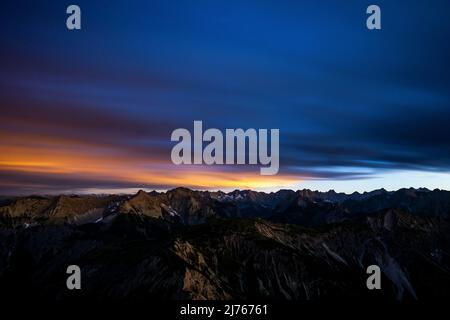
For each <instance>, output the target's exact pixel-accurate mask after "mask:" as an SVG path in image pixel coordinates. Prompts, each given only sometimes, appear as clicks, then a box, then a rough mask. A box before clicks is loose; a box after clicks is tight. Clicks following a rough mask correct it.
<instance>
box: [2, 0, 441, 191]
mask: <svg viewBox="0 0 450 320" xmlns="http://www.w3.org/2000/svg"><path fill="white" fill-rule="evenodd" d="M393 2H394V1H374V2H367V1H356V0H354V1H337V0H335V1H246V0H240V1H233V0H228V1H203V0H195V1H178V0H177V1H133V0H127V1H107V2H106V1H79V0H76V1H72V2H67V1H21V0H18V1H11V0H7V1H2V2H1V4H0V30H1V31H0V34H1V38H0V39H1V46H0V70H1V73H0V194H5V195H7V194H48V193H111V192H133V190H137V189H148V190H153V189H156V190H166V189H170V188H173V187H178V186H185V187H190V188H193V189H211V190H218V189H221V190H233V189H236V188H238V189H255V190H263V191H275V190H278V189H283V188H290V189H303V188H310V189H318V190H323V191H326V190H329V189H335V190H337V191H343V192H353V191H370V190H373V189H377V188H385V189H388V190H395V189H399V188H403V187H427V188H429V189H434V188H441V189H446V190H450V125H449V124H450V90H449V89H450V72H449V71H450V59H449V56H450V41H449V38H450V20H449V19H448V15H449V14H450V2H449V1H448V0H442V1H441V0H430V1H415V0H409V1H395V3H393ZM70 4H77V5H79V6H80V8H81V17H82V18H81V21H82V28H81V30H77V31H69V30H67V28H66V18H67V16H68V15H67V14H66V8H67V6H68V5H70ZM370 4H377V5H378V6H379V7H380V8H381V21H382V29H381V30H372V31H370V30H368V29H367V28H366V19H367V16H368V15H367V14H366V8H367V6H368V5H370ZM194 120H201V121H203V126H204V127H205V128H219V129H221V130H225V129H226V128H243V129H248V128H256V129H258V128H265V129H272V128H277V129H279V130H280V170H279V173H278V174H277V175H274V176H261V175H260V174H259V172H260V171H259V169H260V166H259V165H257V166H255V165H253V166H252V165H227V166H224V165H213V166H207V165H180V166H176V165H174V164H173V163H172V162H171V159H170V152H171V149H172V147H173V146H174V145H175V143H174V142H171V141H170V135H171V132H172V131H173V130H175V129H177V128H187V129H189V130H193V121H194Z"/></svg>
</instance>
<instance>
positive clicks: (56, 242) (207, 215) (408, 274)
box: [0, 188, 450, 300]
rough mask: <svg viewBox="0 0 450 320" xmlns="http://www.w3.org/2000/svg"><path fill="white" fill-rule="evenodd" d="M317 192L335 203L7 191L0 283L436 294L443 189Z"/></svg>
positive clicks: (183, 291) (446, 239)
mask: <svg viewBox="0 0 450 320" xmlns="http://www.w3.org/2000/svg"><path fill="white" fill-rule="evenodd" d="M327 196H330V197H333V198H334V199H335V200H333V201H332V200H329V199H322V200H321V199H320V197H326V196H324V195H320V197H319V196H317V194H316V193H314V192H310V193H308V192H294V191H287V190H286V191H280V192H279V193H272V194H265V193H256V192H253V191H252V192H248V191H245V192H240V191H235V192H233V193H229V194H225V193H209V192H196V191H192V190H188V189H184V188H177V189H174V190H171V191H168V192H167V193H156V192H151V193H146V192H144V191H140V192H138V193H137V194H136V195H134V196H131V197H129V196H103V197H95V196H79V197H75V196H63V197H29V198H17V199H12V200H11V201H6V202H4V205H3V206H2V207H0V216H1V220H0V221H1V222H0V288H1V292H2V293H3V294H6V293H7V295H8V296H9V298H17V299H19V298H20V299H34V298H36V297H40V298H43V299H51V300H54V299H71V298H73V297H78V298H81V297H82V298H86V299H96V298H114V299H121V298H131V299H148V298H158V299H161V298H163V299H252V298H255V299H258V298H264V299H286V300H320V299H331V298H335V297H338V298H356V297H357V298H370V299H373V298H376V299H386V300H391V299H392V300H395V299H406V300H408V299H435V298H444V297H448V295H449V294H450V255H449V252H450V222H449V220H448V211H446V208H447V207H446V206H447V204H446V199H447V196H448V195H447V194H446V193H443V192H442V191H417V190H416V191H413V190H408V192H404V190H403V191H402V190H400V191H398V192H394V193H389V192H387V191H381V192H376V193H374V194H373V195H372V196H369V197H366V196H367V195H366V196H364V197H362V198H359V200H355V199H352V195H348V197H350V198H348V199H339V201H338V200H336V199H337V198H339V197H341V196H339V197H336V194H334V193H328V195H327ZM353 196H354V195H353ZM380 196H383V197H388V198H383V199H385V201H386V202H384V203H382V202H380V201H381V199H380V201H378V202H376V203H379V204H380V203H381V204H382V206H385V205H387V204H395V206H393V207H391V208H382V209H380V210H376V211H372V209H371V208H372V207H371V206H372V201H373V200H371V199H372V198H373V197H380ZM392 198H394V200H392ZM399 199H400V200H399ZM414 199H418V202H415V200H414ZM83 201H85V203H83ZM374 203H375V202H374ZM422 203H430V207H431V208H432V212H431V213H429V212H426V211H424V208H425V207H424V206H423V205H422ZM397 204H401V206H399V207H403V208H397V207H396V206H397ZM375 207H376V208H374V209H377V208H378V206H375ZM258 208H262V209H261V210H263V213H262V214H261V217H262V218H261V217H258V211H257V210H258ZM355 208H356V209H355ZM361 208H363V209H364V210H362V209H361ZM405 208H408V209H405ZM369 209H370V210H369ZM438 209H439V210H438ZM95 210H101V211H102V213H101V217H100V218H98V219H96V220H95V221H94V220H93V219H91V218H92V217H91V216H90V215H89V214H90V212H93V211H95ZM242 216H244V218H243V217H242ZM85 217H90V218H89V219H84V218H85ZM95 217H97V215H95ZM245 217H246V218H245ZM83 219H84V220H83ZM283 219H284V220H283ZM31 222H32V224H30V223H31ZM71 264H76V265H79V266H80V267H81V268H82V274H83V290H82V295H81V293H77V292H74V291H68V290H66V287H65V281H66V276H67V275H66V273H65V271H66V268H67V266H68V265H71ZM371 264H376V265H378V266H380V268H381V270H382V287H383V290H382V291H376V290H375V291H369V290H367V288H366V279H367V274H366V268H367V266H369V265H371Z"/></svg>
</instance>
